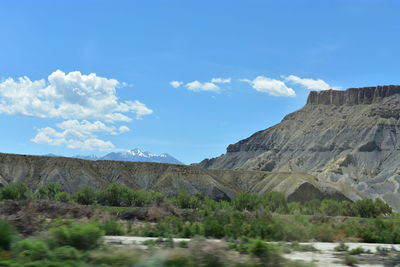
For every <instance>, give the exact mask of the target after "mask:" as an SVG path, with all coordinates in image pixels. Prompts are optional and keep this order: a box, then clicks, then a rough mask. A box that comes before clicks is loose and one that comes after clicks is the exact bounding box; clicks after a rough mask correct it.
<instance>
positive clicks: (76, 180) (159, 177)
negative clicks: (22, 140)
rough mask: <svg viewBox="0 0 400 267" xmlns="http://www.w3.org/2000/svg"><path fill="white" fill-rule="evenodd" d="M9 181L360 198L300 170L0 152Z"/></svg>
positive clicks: (0, 180) (1, 177)
mask: <svg viewBox="0 0 400 267" xmlns="http://www.w3.org/2000/svg"><path fill="white" fill-rule="evenodd" d="M15 182H25V183H27V184H28V185H29V187H30V188H32V189H33V190H35V189H37V188H38V187H39V186H42V185H45V184H48V183H58V184H61V186H62V188H63V189H64V190H66V191H69V192H75V191H77V190H79V189H80V188H82V187H83V186H92V187H95V188H102V187H105V186H107V185H108V184H109V183H119V184H123V185H126V186H128V187H131V188H142V189H148V190H155V191H159V192H163V193H165V194H167V195H172V194H174V193H175V192H176V191H177V190H178V189H184V190H187V191H188V192H190V193H192V194H195V193H198V192H201V193H203V194H204V195H206V196H209V197H211V198H214V199H230V198H232V197H233V196H234V195H235V194H237V193H238V192H251V193H264V192H268V191H279V192H283V193H285V195H286V196H287V198H288V199H289V200H291V201H306V200H310V199H313V198H319V199H325V198H330V199H338V200H344V199H347V200H357V199H360V198H361V197H362V196H361V195H360V194H359V193H358V192H356V191H355V190H353V189H352V188H350V187H348V186H343V185H337V184H332V183H324V182H319V181H318V180H317V179H316V178H315V177H313V176H311V175H307V174H301V173H268V172H263V171H243V170H206V169H202V168H198V167H194V166H185V165H173V164H162V163H149V162H121V161H109V160H107V161H99V160H98V161H89V160H82V159H75V158H64V157H46V156H27V155H13V154H0V186H2V185H6V184H9V183H15Z"/></svg>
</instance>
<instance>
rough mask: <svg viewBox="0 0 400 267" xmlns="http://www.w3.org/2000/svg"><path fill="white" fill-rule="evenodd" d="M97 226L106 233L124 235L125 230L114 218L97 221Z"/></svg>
mask: <svg viewBox="0 0 400 267" xmlns="http://www.w3.org/2000/svg"><path fill="white" fill-rule="evenodd" d="M99 227H100V229H101V230H103V231H104V233H105V234H106V235H124V234H125V230H124V227H123V225H122V224H121V223H119V222H118V221H116V220H108V221H104V222H101V223H99Z"/></svg>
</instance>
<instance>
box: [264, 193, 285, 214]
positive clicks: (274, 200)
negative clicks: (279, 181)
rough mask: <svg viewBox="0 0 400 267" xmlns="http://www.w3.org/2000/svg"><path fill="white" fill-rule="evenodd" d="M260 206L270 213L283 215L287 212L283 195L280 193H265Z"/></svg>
mask: <svg viewBox="0 0 400 267" xmlns="http://www.w3.org/2000/svg"><path fill="white" fill-rule="evenodd" d="M262 204H263V206H265V207H266V208H267V209H269V210H270V211H271V212H278V213H285V214H286V213H288V212H289V208H288V205H287V201H286V197H285V194H283V193H281V192H266V193H265V194H264V195H263V196H262Z"/></svg>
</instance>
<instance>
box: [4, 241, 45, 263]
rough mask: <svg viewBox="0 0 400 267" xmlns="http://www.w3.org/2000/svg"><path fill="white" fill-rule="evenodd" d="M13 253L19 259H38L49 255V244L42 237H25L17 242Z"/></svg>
mask: <svg viewBox="0 0 400 267" xmlns="http://www.w3.org/2000/svg"><path fill="white" fill-rule="evenodd" d="M12 250H13V253H15V255H16V256H17V258H18V259H21V260H24V261H37V260H42V259H45V258H47V257H48V256H49V251H50V249H49V246H48V245H47V243H46V242H45V241H44V240H41V239H24V240H21V241H19V242H17V243H16V244H15V245H14V246H13V248H12Z"/></svg>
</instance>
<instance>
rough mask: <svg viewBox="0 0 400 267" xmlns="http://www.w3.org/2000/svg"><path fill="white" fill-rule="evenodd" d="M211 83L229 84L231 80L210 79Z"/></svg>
mask: <svg viewBox="0 0 400 267" xmlns="http://www.w3.org/2000/svg"><path fill="white" fill-rule="evenodd" d="M211 82H212V83H230V82H231V78H225V79H224V78H212V79H211Z"/></svg>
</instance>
